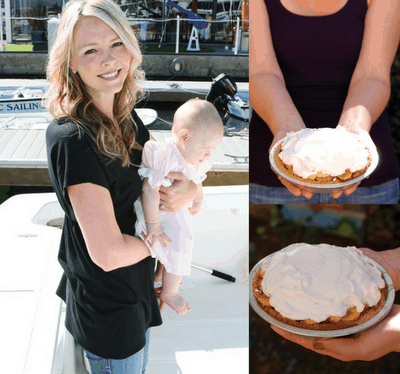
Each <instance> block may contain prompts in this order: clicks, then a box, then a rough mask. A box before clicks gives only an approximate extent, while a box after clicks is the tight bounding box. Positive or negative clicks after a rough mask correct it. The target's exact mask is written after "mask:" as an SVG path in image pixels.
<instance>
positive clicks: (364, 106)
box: [338, 0, 400, 133]
mask: <svg viewBox="0 0 400 374" xmlns="http://www.w3.org/2000/svg"><path fill="white" fill-rule="evenodd" d="M399 38H400V1H399V0H384V1H381V0H372V1H371V3H370V5H369V7H368V11H367V15H366V19H365V27H364V36H363V43H362V46H361V51H360V56H359V59H358V62H357V65H356V68H355V70H354V73H353V76H352V79H351V82H350V86H349V92H348V95H347V98H346V101H345V104H344V107H343V111H342V114H341V117H340V120H339V124H338V126H344V127H345V128H346V129H347V130H348V131H352V132H355V133H358V132H359V131H360V130H364V131H367V132H368V133H369V131H370V130H371V127H372V125H373V123H374V122H375V121H376V120H377V119H378V117H379V116H380V115H381V114H382V112H383V110H384V109H385V107H386V105H387V103H388V101H389V97H390V68H391V66H392V63H393V59H394V56H395V54H396V50H397V48H398V45H399Z"/></svg>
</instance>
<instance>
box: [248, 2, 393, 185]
mask: <svg viewBox="0 0 400 374" xmlns="http://www.w3.org/2000/svg"><path fill="white" fill-rule="evenodd" d="M284 2H285V6H284V5H283V4H282V3H281V2H280V0H265V4H266V6H267V9H268V14H269V19H270V28H271V36H272V40H273V46H274V50H275V53H276V56H277V60H278V63H279V65H280V68H281V70H282V73H283V76H284V79H285V84H286V88H287V90H288V92H289V94H290V96H291V98H292V100H293V102H294V104H295V106H296V108H297V109H298V111H299V113H300V115H301V117H302V119H303V121H304V123H305V125H306V127H310V128H319V127H332V128H333V127H336V126H337V124H338V121H339V118H340V114H341V111H342V109H343V105H344V102H345V99H346V96H347V92H348V89H349V83H350V80H351V77H352V74H353V72H354V69H355V66H356V63H357V60H358V57H359V53H360V49H361V45H362V40H363V33H364V19H365V15H366V12H367V9H368V6H367V1H366V0H347V2H343V1H342V2H339V1H338V2H336V3H335V5H336V11H334V12H333V13H332V14H329V15H323V16H305V15H302V14H295V13H294V12H293V11H296V9H295V8H293V6H292V5H293V3H294V2H295V1H294V0H284ZM288 4H289V5H291V6H292V7H290V6H289V5H288ZM288 8H290V9H291V10H289V9H288ZM325 9H326V8H325ZM330 10H333V9H332V8H331V9H330ZM297 11H298V10H297ZM305 13H307V11H306V12H305ZM371 137H372V139H373V140H374V142H375V144H376V145H377V146H378V149H379V151H380V152H381V159H382V160H384V162H383V163H382V164H381V165H380V167H379V168H378V170H377V171H376V172H375V173H374V174H373V175H372V176H371V177H370V178H369V180H367V181H364V182H363V184H362V185H364V186H368V185H376V184H380V183H384V182H386V181H388V180H390V179H393V178H395V177H396V176H397V174H398V165H397V160H396V159H395V156H394V155H393V146H392V141H391V134H390V126H389V122H388V117H387V114H386V112H384V113H383V114H382V115H381V116H380V118H379V119H378V120H377V121H376V123H375V124H374V125H373V127H372V129H371ZM272 139H273V136H272V133H271V131H270V130H269V128H268V126H266V124H265V123H264V122H263V121H262V119H261V118H260V117H259V116H258V115H257V113H255V112H253V117H252V119H251V123H250V159H251V163H250V181H251V182H252V183H258V184H262V185H266V186H271V187H281V186H282V184H281V183H280V182H279V180H278V179H277V177H276V175H275V174H274V173H273V172H272V170H271V169H270V165H269V161H268V155H267V154H266V153H265V151H262V150H265V149H268V148H269V145H270V144H271V142H272ZM266 145H267V146H266Z"/></svg>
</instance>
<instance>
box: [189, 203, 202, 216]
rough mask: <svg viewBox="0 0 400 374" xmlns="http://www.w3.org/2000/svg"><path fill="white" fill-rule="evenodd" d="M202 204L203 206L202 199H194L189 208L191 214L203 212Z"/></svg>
mask: <svg viewBox="0 0 400 374" xmlns="http://www.w3.org/2000/svg"><path fill="white" fill-rule="evenodd" d="M202 206H203V202H202V201H193V204H192V206H191V207H189V208H188V209H189V213H190V215H191V216H195V215H196V214H199V213H200V212H201V208H202Z"/></svg>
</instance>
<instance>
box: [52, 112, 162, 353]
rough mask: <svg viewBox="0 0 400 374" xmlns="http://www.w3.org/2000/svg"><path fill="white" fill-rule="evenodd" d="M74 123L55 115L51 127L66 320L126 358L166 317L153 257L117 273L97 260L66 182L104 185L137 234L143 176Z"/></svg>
mask: <svg viewBox="0 0 400 374" xmlns="http://www.w3.org/2000/svg"><path fill="white" fill-rule="evenodd" d="M134 119H135V121H136V123H137V124H138V125H139V129H138V132H137V141H138V143H139V144H140V145H141V146H143V145H144V142H146V141H147V140H148V138H149V134H148V131H147V129H146V128H145V127H144V125H143V124H142V123H141V121H140V119H139V118H138V117H137V116H136V115H135V117H134ZM76 130H77V127H76V125H74V124H71V123H70V122H66V123H65V124H60V121H57V120H56V121H53V123H52V124H50V126H49V129H48V131H47V134H46V135H47V147H48V159H49V171H50V176H51V179H52V182H53V186H54V190H55V192H56V194H57V197H58V199H59V201H60V204H61V206H62V207H63V209H64V211H65V213H66V216H65V222H64V227H63V234H62V239H61V244H60V251H59V261H60V264H61V266H62V267H63V270H64V275H63V277H62V280H61V282H60V285H59V287H58V290H57V294H58V295H59V296H60V297H61V298H62V299H63V300H64V301H65V302H66V327H67V329H68V330H69V331H70V332H71V333H72V335H73V336H74V337H75V339H76V340H77V342H78V343H79V344H81V345H82V346H83V347H84V348H85V349H87V350H89V351H90V352H92V353H95V354H97V355H99V356H101V357H106V358H115V359H121V358H125V357H128V356H130V355H132V354H134V353H135V352H136V351H138V350H140V349H141V348H142V347H143V345H144V334H145V332H146V330H147V328H148V327H149V326H154V325H158V324H160V323H161V318H160V314H159V311H158V306H157V301H156V298H155V295H154V285H153V279H154V275H153V273H154V260H153V259H151V258H150V257H148V258H146V259H144V260H143V261H141V262H139V263H138V264H135V265H132V266H128V267H124V268H120V269H116V270H114V271H112V272H104V271H103V270H102V269H100V268H99V267H98V266H96V265H95V264H94V263H93V261H91V259H90V256H89V254H88V251H87V248H86V245H85V242H84V238H83V235H82V232H81V229H80V227H79V225H78V222H77V220H76V218H75V215H74V212H73V209H72V206H71V203H70V201H69V199H68V198H67V197H66V193H65V186H67V185H71V184H77V183H85V182H89V183H95V184H98V185H101V186H103V187H105V188H107V189H108V191H109V192H110V195H111V198H112V202H113V208H114V212H115V217H116V220H117V223H118V226H119V228H120V230H121V232H122V233H123V234H127V235H132V236H133V235H135V229H134V225H135V221H136V215H135V213H134V210H133V203H134V201H135V200H136V199H137V198H138V197H139V195H140V193H141V179H140V176H139V175H138V173H137V167H135V166H133V165H131V166H129V167H122V166H121V163H120V161H119V160H115V161H112V162H109V161H110V159H108V158H107V157H105V156H103V155H100V154H99V153H98V152H97V151H96V145H95V142H94V141H93V139H92V137H91V136H90V133H88V132H86V131H84V132H83V133H82V136H81V137H80V138H79V137H78V136H77V135H76ZM140 156H141V154H140V151H134V153H133V154H132V160H133V161H134V162H135V164H136V165H139V164H140ZM65 161H67V162H65ZM71 169H75V172H71ZM78 170H79V171H78ZM99 204H101V202H99Z"/></svg>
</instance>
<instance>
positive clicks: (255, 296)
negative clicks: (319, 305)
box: [250, 253, 395, 337]
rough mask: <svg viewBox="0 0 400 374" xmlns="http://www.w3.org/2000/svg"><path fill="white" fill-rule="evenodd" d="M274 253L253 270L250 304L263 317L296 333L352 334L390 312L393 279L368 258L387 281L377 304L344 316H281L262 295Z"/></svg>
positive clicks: (393, 292) (323, 335)
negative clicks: (298, 317)
mask: <svg viewBox="0 0 400 374" xmlns="http://www.w3.org/2000/svg"><path fill="white" fill-rule="evenodd" d="M275 254H276V253H273V254H271V255H269V256H267V257H266V258H264V259H262V260H261V261H260V262H259V263H258V264H257V265H255V266H254V268H253V269H252V271H251V272H250V305H251V306H252V308H253V309H254V311H255V312H256V313H257V314H258V315H259V316H260V317H261V318H263V319H264V320H266V321H267V322H269V323H271V324H273V325H275V326H277V327H280V328H282V329H284V330H287V331H290V332H293V333H295V334H299V335H304V336H310V337H337V336H344V335H350V334H353V333H356V332H359V331H362V330H364V329H366V328H369V327H371V326H373V325H375V324H376V323H378V322H379V321H380V320H381V319H383V318H384V317H385V316H386V314H387V313H389V311H390V309H391V307H392V305H393V301H394V294H395V291H394V286H393V282H392V281H391V279H390V277H389V275H388V274H387V273H386V271H385V270H384V269H383V268H382V267H381V266H380V265H379V264H377V263H376V262H375V261H373V260H372V259H369V258H367V259H368V263H370V264H373V265H374V267H376V269H377V270H378V271H379V272H380V273H381V275H382V279H383V281H384V287H383V288H382V289H381V290H380V292H381V297H380V299H379V302H378V303H377V304H376V305H374V306H372V307H367V308H365V309H364V310H363V311H362V312H361V313H357V312H356V311H355V308H349V309H348V311H347V313H346V314H345V315H344V316H342V317H341V318H338V317H334V318H327V319H326V320H323V321H320V322H315V321H312V320H311V321H307V320H305V319H303V320H295V319H291V318H287V317H285V316H282V315H281V314H280V313H279V312H278V311H276V310H275V309H274V307H272V306H271V305H270V303H269V297H268V295H265V294H264V295H261V297H260V293H259V291H260V279H261V278H262V277H263V275H264V271H265V269H267V268H268V267H269V266H270V265H271V261H272V258H273V256H274V255H275ZM364 257H365V256H364ZM365 258H366V257H365Z"/></svg>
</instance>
